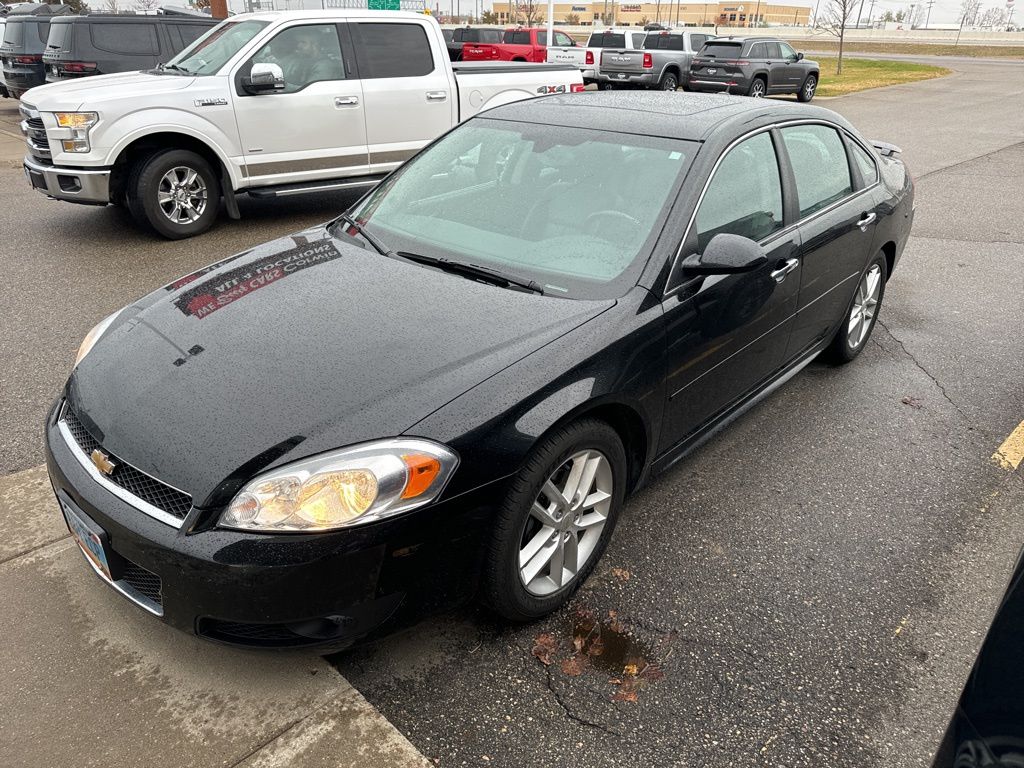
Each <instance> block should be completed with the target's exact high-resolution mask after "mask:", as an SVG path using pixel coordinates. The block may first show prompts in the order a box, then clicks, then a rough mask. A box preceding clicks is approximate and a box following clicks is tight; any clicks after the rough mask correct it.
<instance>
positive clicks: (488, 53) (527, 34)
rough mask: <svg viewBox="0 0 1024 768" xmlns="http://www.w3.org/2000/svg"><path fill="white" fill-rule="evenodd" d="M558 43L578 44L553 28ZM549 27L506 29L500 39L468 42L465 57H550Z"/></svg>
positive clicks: (518, 59) (572, 46)
mask: <svg viewBox="0 0 1024 768" xmlns="http://www.w3.org/2000/svg"><path fill="white" fill-rule="evenodd" d="M554 36H555V40H554V42H555V45H557V46H559V47H562V48H574V47H576V41H575V40H573V39H572V38H571V37H569V35H567V34H566V33H565V32H562V31H561V30H558V29H556V30H554ZM547 45H548V31H547V30H546V29H544V28H542V27H517V28H516V29H506V30H505V32H504V34H503V36H502V40H501V42H500V43H466V44H465V45H463V46H462V60H463V61H532V62H546V61H547Z"/></svg>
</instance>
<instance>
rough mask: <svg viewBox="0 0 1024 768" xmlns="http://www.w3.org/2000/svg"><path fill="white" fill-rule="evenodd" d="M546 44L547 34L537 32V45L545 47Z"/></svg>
mask: <svg viewBox="0 0 1024 768" xmlns="http://www.w3.org/2000/svg"><path fill="white" fill-rule="evenodd" d="M547 44H548V33H547V32H538V33H537V45H547Z"/></svg>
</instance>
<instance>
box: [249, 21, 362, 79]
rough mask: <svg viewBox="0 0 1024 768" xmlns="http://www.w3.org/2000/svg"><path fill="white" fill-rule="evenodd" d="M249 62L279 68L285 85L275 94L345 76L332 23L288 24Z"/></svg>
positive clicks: (339, 47)
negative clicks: (292, 25) (296, 25)
mask: <svg viewBox="0 0 1024 768" xmlns="http://www.w3.org/2000/svg"><path fill="white" fill-rule="evenodd" d="M252 64H277V65H278V66H279V67H281V71H282V72H283V73H284V82H285V88H284V90H283V91H278V93H295V92H296V91H301V90H302V89H303V88H305V87H306V86H308V85H311V84H312V83H318V82H321V81H324V80H344V79H345V67H344V65H343V64H342V61H341V46H340V45H339V44H338V30H337V29H336V28H335V26H334V25H333V24H309V25H305V26H301V27H289V28H288V29H286V30H284V31H283V32H279V33H278V34H276V35H274V37H273V38H272V39H271V40H270V42H269V43H267V44H266V45H264V46H263V47H262V48H260V49H259V50H258V51H256V53H255V54H253V57H252V58H251V59H250V60H249V65H252Z"/></svg>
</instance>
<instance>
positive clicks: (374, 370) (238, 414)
mask: <svg viewBox="0 0 1024 768" xmlns="http://www.w3.org/2000/svg"><path fill="white" fill-rule="evenodd" d="M352 243H353V241H350V240H348V239H339V238H334V237H332V236H330V235H329V234H328V233H327V232H326V230H324V229H322V228H320V229H316V230H309V231H306V232H303V233H300V234H297V235H293V236H290V237H286V238H282V239H280V240H275V241H273V242H270V243H267V244H265V245H262V246H259V247H257V248H255V249H253V250H251V251H247V252H244V253H242V254H239V255H238V256H234V257H232V258H230V259H226V260H225V261H222V262H220V263H218V264H215V265H212V266H211V267H208V268H206V269H204V270H200V271H198V272H196V273H193V274H191V275H187V276H185V277H183V278H181V279H179V280H177V281H175V282H174V283H172V284H170V285H167V286H165V287H164V288H163V289H161V290H158V291H156V292H155V293H153V294H150V296H148V297H146V298H145V299H143V300H142V301H140V302H137V303H136V304H134V305H132V306H130V307H128V308H126V309H125V310H123V311H122V312H121V314H120V315H119V316H118V317H117V319H116V320H115V321H114V323H113V324H112V325H111V327H110V328H109V330H107V332H106V333H105V334H104V335H103V336H102V337H101V339H100V341H99V342H98V343H97V344H96V345H95V347H94V348H93V350H92V351H91V352H90V353H89V354H88V355H87V356H86V357H85V359H84V360H82V362H81V363H80V364H79V365H78V367H77V368H76V369H75V371H74V372H73V373H72V376H71V378H70V379H69V381H68V385H67V388H66V394H67V397H68V400H69V402H70V403H71V405H72V407H73V408H74V410H75V412H76V413H77V414H78V416H79V418H80V419H81V420H82V421H83V422H84V423H85V424H86V426H87V427H88V428H89V429H90V431H92V432H93V434H94V436H95V437H96V438H97V439H98V440H100V442H101V443H102V445H103V446H104V449H105V450H107V451H109V452H110V453H112V454H113V455H114V456H115V457H117V458H120V459H121V460H122V461H126V462H128V463H130V464H133V465H134V466H136V467H137V468H138V469H141V470H142V471H143V472H146V473H148V474H150V475H153V476H154V477H157V478H159V479H160V480H162V481H164V482H166V483H168V484H170V485H172V486H174V487H176V488H179V489H181V490H183V491H186V492H188V493H190V494H191V495H192V497H193V499H194V500H195V503H196V504H197V505H199V506H209V505H215V504H220V503H224V501H225V500H226V499H225V498H224V497H225V494H227V493H228V490H226V489H227V488H230V490H231V492H233V491H234V489H236V488H237V487H238V483H239V481H244V480H248V479H250V478H251V477H252V476H253V475H254V474H255V473H256V472H258V471H260V470H262V469H264V468H266V467H268V466H276V465H279V464H282V463H285V462H287V461H292V460H295V459H298V458H302V457H304V456H309V455H313V454H316V453H320V452H322V451H325V450H330V449H332V448H336V447H340V446H344V445H351V444H354V443H359V442H363V441H366V440H372V439H376V438H382V437H390V436H394V435H399V434H402V433H403V432H404V431H405V430H407V429H408V428H409V427H410V426H412V425H414V424H416V423H417V422H419V421H420V420H422V419H423V418H425V417H426V416H427V415H429V414H430V413H432V412H433V411H434V410H436V409H437V408H440V407H441V406H443V405H445V404H446V403H448V402H450V401H451V400H452V399H454V398H455V397H457V396H459V395H460V394H462V393H464V392H466V391H468V390H469V389H471V388H472V387H474V386H475V385H477V384H479V383H480V382H481V381H483V380H484V379H486V378H487V377H489V376H492V375H494V374H495V373H497V372H498V371H500V370H501V369H503V368H505V367H506V366H508V365H511V364H513V363H515V362H516V361H518V360H520V359H522V358H523V357H525V356H526V355H528V354H529V353H531V352H533V351H535V350H536V349H538V348H540V347H541V346H543V345H544V344H546V343H548V342H550V341H552V340H554V339H556V338H558V337H559V336H561V335H562V334H564V333H567V332H569V331H571V330H572V329H574V328H576V327H578V326H579V325H581V324H582V323H584V322H586V321H587V320H589V319H591V318H593V317H595V316H597V315H598V314H600V313H601V312H602V311H604V310H606V309H607V308H609V307H610V306H613V305H614V301H575V300H568V299H562V298H554V297H548V296H540V295H537V294H533V293H526V292H519V291H515V290H510V289H506V288H501V287H497V286H494V285H489V284H483V283H479V282H476V281H473V280H469V279H466V278H464V277H460V276H457V275H452V274H448V273H443V272H440V271H438V270H435V269H431V268H427V267H423V266H419V265H416V264H412V263H409V262H405V261H401V260H397V259H392V258H388V257H385V256H381V255H379V254H377V253H376V252H375V251H369V250H365V249H363V248H362V247H359V246H357V245H354V244H352Z"/></svg>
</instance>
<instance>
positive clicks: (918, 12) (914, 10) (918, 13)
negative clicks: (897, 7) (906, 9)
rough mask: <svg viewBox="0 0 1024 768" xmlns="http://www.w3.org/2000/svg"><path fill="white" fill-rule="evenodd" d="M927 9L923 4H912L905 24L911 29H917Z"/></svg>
mask: <svg viewBox="0 0 1024 768" xmlns="http://www.w3.org/2000/svg"><path fill="white" fill-rule="evenodd" d="M926 10H927V9H926V8H925V5H924V3H922V2H918V3H913V4H912V5H911V6H910V13H909V14H908V16H907V23H908V24H909V25H910V28H911V29H917V28H918V27H920V26H921V22H922V21H924V14H925V11H926Z"/></svg>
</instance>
